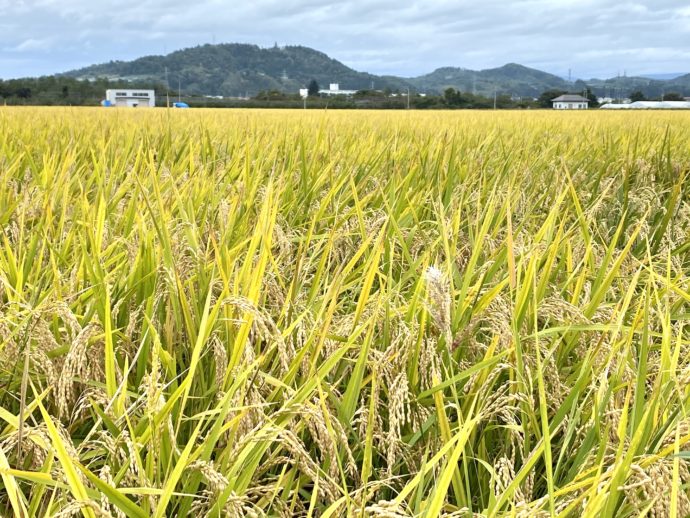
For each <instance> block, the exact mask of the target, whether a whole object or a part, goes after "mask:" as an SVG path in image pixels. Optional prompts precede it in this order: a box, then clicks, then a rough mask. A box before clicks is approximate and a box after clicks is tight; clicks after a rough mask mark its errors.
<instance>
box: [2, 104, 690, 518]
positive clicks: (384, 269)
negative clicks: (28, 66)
mask: <svg viewBox="0 0 690 518" xmlns="http://www.w3.org/2000/svg"><path fill="white" fill-rule="evenodd" d="M689 172H690V116H689V115H687V114H685V113H672V114H668V113H634V114H630V113H594V112H591V113H551V112H535V113H527V112H523V113H518V112H513V113H507V112H501V113H479V112H452V113H447V112H436V113H409V112H407V113H393V112H371V113H361V112H329V111H326V112H314V111H309V112H297V111H294V112H291V111H284V112H281V111H250V110H237V111H231V110H228V111H220V110H219V111H212V110H208V111H204V110H193V111H185V112H170V111H166V110H150V111H137V110H133V111H125V110H97V109H68V108H60V109H57V108H56V109H49V108H30V109H20V108H0V360H1V361H0V475H1V481H0V514H2V515H8V516H10V515H15V516H23V517H29V516H71V515H80V514H81V515H83V516H86V517H95V516H115V517H123V516H127V517H145V516H156V517H162V516H187V515H190V514H192V513H193V514H194V515H197V516H209V517H221V516H228V517H240V516H254V517H259V516H284V517H289V516H304V517H324V518H327V517H336V516H372V517H376V516H378V517H391V518H398V517H400V518H401V517H410V516H425V517H433V516H453V517H470V516H481V517H491V518H493V517H499V516H515V517H518V516H520V517H527V516H597V517H601V518H611V517H633V516H651V517H657V518H658V517H666V516H668V517H684V516H688V515H689V514H690V489H689V484H690V471H689V469H688V468H689V464H688V461H689V460H690V454H689V453H688V443H689V442H690V416H689V415H688V410H690V401H689V399H688V398H689V397H690V391H689V385H688V383H689V382H690V329H689V326H688V319H690V274H689V272H690V237H689V236H690V188H689V187H688V183H687V182H688V173H689Z"/></svg>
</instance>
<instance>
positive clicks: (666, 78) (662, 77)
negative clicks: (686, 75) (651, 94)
mask: <svg viewBox="0 0 690 518" xmlns="http://www.w3.org/2000/svg"><path fill="white" fill-rule="evenodd" d="M682 75H683V73H682V72H673V73H666V74H642V75H641V76H640V77H646V78H647V79H656V80H659V81H669V80H671V79H675V78H677V77H680V76H682Z"/></svg>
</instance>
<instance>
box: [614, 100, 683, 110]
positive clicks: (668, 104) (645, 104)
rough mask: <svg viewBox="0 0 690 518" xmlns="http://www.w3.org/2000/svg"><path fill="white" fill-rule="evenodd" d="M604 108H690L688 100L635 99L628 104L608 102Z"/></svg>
mask: <svg viewBox="0 0 690 518" xmlns="http://www.w3.org/2000/svg"><path fill="white" fill-rule="evenodd" d="M601 108H602V110H690V102H687V101H635V102H634V103H628V104H615V103H608V104H605V105H604V106H602V107H601Z"/></svg>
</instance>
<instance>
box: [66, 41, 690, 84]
mask: <svg viewBox="0 0 690 518" xmlns="http://www.w3.org/2000/svg"><path fill="white" fill-rule="evenodd" d="M166 70H167V82H168V84H169V85H170V88H171V89H172V90H177V88H178V85H179V87H180V88H181V89H182V90H183V91H184V92H185V93H190V94H205V95H223V96H244V95H247V94H248V95H252V96H253V95H256V94H257V93H258V92H260V91H267V90H278V91H281V92H286V93H296V92H297V91H298V89H299V88H304V87H305V86H306V85H307V84H308V83H309V81H311V80H312V79H316V81H317V82H318V83H319V85H320V86H321V88H328V85H329V83H339V84H340V88H341V89H346V90H362V89H370V88H372V86H373V87H374V88H375V89H379V90H385V89H390V90H401V91H404V90H405V89H406V88H410V89H411V90H412V91H418V92H426V93H431V94H433V93H437V94H440V93H443V91H444V90H445V89H447V88H454V89H456V90H460V91H462V92H474V93H476V94H480V95H484V96H487V97H493V95H494V92H495V93H498V94H499V95H506V94H507V95H513V96H519V97H538V96H539V95H540V94H541V93H542V92H544V91H546V90H563V91H571V92H581V91H583V90H584V88H590V89H591V90H592V91H593V92H594V93H595V94H596V95H598V96H606V97H627V96H628V95H630V93H631V92H633V91H635V90H641V91H642V92H643V93H644V95H646V96H647V97H659V96H661V95H662V94H663V93H668V92H677V93H680V94H683V95H690V74H687V75H683V76H679V77H674V78H671V79H666V80H661V79H651V78H647V77H626V76H624V77H615V78H611V79H590V80H588V81H582V80H579V79H578V80H577V81H575V82H573V83H570V82H568V81H566V80H565V79H563V78H562V77H559V76H556V75H553V74H549V73H547V72H542V71H541V70H536V69H534V68H529V67H526V66H523V65H519V64H516V63H508V64H507V65H504V66H502V67H498V68H489V69H486V70H470V69H467V68H456V67H444V68H439V69H437V70H434V71H433V72H431V73H429V74H425V75H421V76H418V77H409V78H403V77H395V76H377V75H374V74H369V73H366V72H358V71H356V70H353V69H352V68H350V67H348V66H346V65H344V64H343V63H341V62H340V61H337V60H335V59H332V58H330V57H329V56H327V55H326V54H324V53H323V52H319V51H317V50H314V49H310V48H308V47H302V46H287V47H278V46H274V47H271V48H261V47H259V46H257V45H248V44H240V43H223V44H218V45H208V44H207V45H200V46H197V47H192V48H187V49H182V50H178V51H175V52H172V53H170V54H167V55H165V56H145V57H142V58H139V59H135V60H133V61H110V62H109V63H103V64H100V65H92V66H89V67H86V68H82V69H79V70H73V71H70V72H66V73H65V74H62V75H64V76H67V77H72V78H77V79H90V80H93V79H94V78H107V79H111V80H124V81H129V82H133V83H142V82H145V83H158V84H165V81H166Z"/></svg>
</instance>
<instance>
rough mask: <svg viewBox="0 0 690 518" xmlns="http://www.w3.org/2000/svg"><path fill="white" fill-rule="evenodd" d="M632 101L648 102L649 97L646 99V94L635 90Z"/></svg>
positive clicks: (631, 95)
mask: <svg viewBox="0 0 690 518" xmlns="http://www.w3.org/2000/svg"><path fill="white" fill-rule="evenodd" d="M630 100H631V101H632V102H637V101H646V100H647V97H645V95H644V93H643V92H642V91H641V90H635V91H634V92H633V93H631V94H630Z"/></svg>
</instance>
